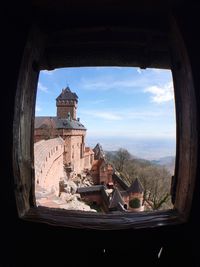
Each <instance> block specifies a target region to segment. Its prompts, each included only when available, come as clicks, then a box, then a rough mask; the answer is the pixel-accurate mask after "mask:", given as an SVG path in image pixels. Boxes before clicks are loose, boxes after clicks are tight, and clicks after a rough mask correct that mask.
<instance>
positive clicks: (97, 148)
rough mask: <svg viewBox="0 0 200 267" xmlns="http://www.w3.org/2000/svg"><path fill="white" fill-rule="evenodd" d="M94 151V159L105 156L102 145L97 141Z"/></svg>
mask: <svg viewBox="0 0 200 267" xmlns="http://www.w3.org/2000/svg"><path fill="white" fill-rule="evenodd" d="M93 151H94V159H103V158H105V153H104V151H103V148H102V146H101V145H100V144H99V143H98V144H97V145H96V146H95V148H93Z"/></svg>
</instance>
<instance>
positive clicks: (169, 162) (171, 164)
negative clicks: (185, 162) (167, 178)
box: [151, 156, 175, 175]
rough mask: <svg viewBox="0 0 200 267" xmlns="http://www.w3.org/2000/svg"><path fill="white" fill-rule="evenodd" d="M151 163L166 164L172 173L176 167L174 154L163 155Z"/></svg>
mask: <svg viewBox="0 0 200 267" xmlns="http://www.w3.org/2000/svg"><path fill="white" fill-rule="evenodd" d="M151 163H153V164H155V165H159V166H164V167H165V168H166V169H167V170H168V171H169V172H170V173H171V174H172V175H173V174H174V168H175V157H174V156H168V157H162V158H160V159H158V160H152V161H151Z"/></svg>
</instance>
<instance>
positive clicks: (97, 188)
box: [77, 185, 104, 194]
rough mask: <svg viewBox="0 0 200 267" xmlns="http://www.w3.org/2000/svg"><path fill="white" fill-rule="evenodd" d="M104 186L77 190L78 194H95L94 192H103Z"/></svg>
mask: <svg viewBox="0 0 200 267" xmlns="http://www.w3.org/2000/svg"><path fill="white" fill-rule="evenodd" d="M103 187H104V186H103V185H94V186H86V187H79V188H77V193H79V194H81V193H94V192H101V190H102V188H103Z"/></svg>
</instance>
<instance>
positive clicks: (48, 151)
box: [34, 138, 64, 193]
mask: <svg viewBox="0 0 200 267" xmlns="http://www.w3.org/2000/svg"><path fill="white" fill-rule="evenodd" d="M63 151H64V142H63V140H62V139H61V138H54V139H49V140H42V141H40V142H37V143H35V144H34V167H35V183H36V185H40V186H41V187H42V188H44V189H46V190H47V191H52V190H54V191H55V192H56V193H58V191H59V181H60V178H61V177H63V176H64V170H63Z"/></svg>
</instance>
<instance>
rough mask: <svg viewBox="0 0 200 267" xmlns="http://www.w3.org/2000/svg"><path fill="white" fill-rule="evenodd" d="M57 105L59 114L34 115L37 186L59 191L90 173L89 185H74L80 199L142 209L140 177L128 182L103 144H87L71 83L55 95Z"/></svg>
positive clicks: (104, 208) (110, 207)
mask: <svg viewBox="0 0 200 267" xmlns="http://www.w3.org/2000/svg"><path fill="white" fill-rule="evenodd" d="M56 106H57V116H55V117H35V131H34V142H35V145H34V156H35V182H36V189H37V188H38V187H39V186H40V187H41V188H45V189H46V190H48V191H52V190H53V191H54V192H55V193H56V194H57V195H60V194H61V193H62V192H66V189H65V187H67V186H68V185H69V181H72V182H73V181H75V180H76V177H77V176H79V177H81V176H82V175H83V176H84V178H85V177H86V176H89V177H90V183H89V184H87V186H85V184H84V186H83V183H82V181H81V182H80V181H79V185H78V188H76V189H73V191H74V193H78V194H80V197H81V200H83V201H85V202H87V203H90V204H91V203H92V205H95V206H98V207H100V209H101V210H102V211H104V212H108V211H119V210H120V211H127V210H129V211H130V210H132V211H142V210H143V209H144V205H143V187H142V185H141V184H140V181H139V180H138V179H135V181H134V182H133V183H132V184H131V185H130V186H128V185H127V184H126V182H125V181H124V180H123V179H122V178H121V177H120V175H119V174H118V173H117V172H116V171H115V169H114V167H113V166H112V164H110V163H109V162H107V160H106V157H105V153H104V151H103V149H102V147H101V145H100V144H97V145H96V146H95V148H94V149H91V148H90V147H85V137H86V128H85V126H84V125H83V124H82V123H81V122H80V119H79V118H76V110H77V106H78V96H77V95H76V93H73V92H71V90H70V88H69V87H67V88H65V89H62V92H61V94H60V95H59V96H58V97H57V98H56ZM64 176H67V180H68V182H66V179H64V178H63V177H64ZM61 180H62V183H61ZM76 182H77V180H76ZM61 184H62V186H60V185H61ZM80 184H81V185H80ZM76 186H77V184H76V185H75V187H76Z"/></svg>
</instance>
